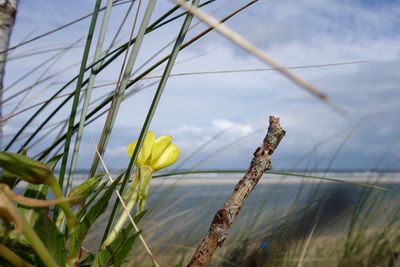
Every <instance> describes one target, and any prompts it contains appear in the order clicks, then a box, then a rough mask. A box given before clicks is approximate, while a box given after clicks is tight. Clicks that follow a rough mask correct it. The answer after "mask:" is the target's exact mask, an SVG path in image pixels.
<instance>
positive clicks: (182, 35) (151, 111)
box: [103, 0, 199, 239]
mask: <svg viewBox="0 0 400 267" xmlns="http://www.w3.org/2000/svg"><path fill="white" fill-rule="evenodd" d="M198 3H199V0H193V2H192V5H193V6H197V5H198ZM192 19H193V15H191V14H189V13H188V14H187V15H186V18H185V21H184V22H183V25H182V27H181V30H180V32H179V34H178V37H177V40H176V42H175V45H174V48H173V49H172V53H171V55H170V57H169V60H168V63H167V65H166V67H165V69H164V73H163V76H162V78H161V81H160V83H159V85H158V88H157V91H156V93H155V95H154V98H153V101H152V103H151V105H150V109H149V111H148V112H147V116H146V119H145V121H144V124H143V127H142V130H141V132H140V135H139V138H138V141H137V145H136V147H135V150H134V152H133V155H132V157H131V160H130V162H129V165H128V168H127V170H126V172H125V176H124V179H123V182H122V185H121V187H120V190H119V193H120V194H121V195H122V194H123V193H124V190H125V187H126V184H127V182H128V180H129V177H130V176H131V172H132V169H133V164H134V162H135V161H136V158H137V156H138V154H139V151H140V148H141V146H142V144H143V141H144V137H145V136H146V133H147V131H148V129H149V126H150V123H151V121H152V119H153V116H154V113H155V111H156V109H157V106H158V102H159V101H160V98H161V95H162V93H163V91H164V88H165V85H166V83H167V80H168V77H169V74H170V73H171V70H172V67H173V65H174V63H175V60H176V58H177V56H178V53H179V51H180V50H181V47H182V44H183V40H184V39H185V36H186V33H187V31H188V30H189V26H190V23H191V22H192ZM118 206H119V201H116V202H115V203H114V207H113V210H112V212H111V215H110V217H109V219H108V224H107V227H106V229H105V231H104V236H103V239H105V237H106V236H107V234H108V231H109V229H110V228H111V225H112V223H113V220H114V217H115V214H116V212H117V209H118Z"/></svg>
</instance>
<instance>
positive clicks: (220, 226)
mask: <svg viewBox="0 0 400 267" xmlns="http://www.w3.org/2000/svg"><path fill="white" fill-rule="evenodd" d="M284 136H285V131H284V130H283V129H282V128H281V126H280V124H279V118H275V117H273V116H270V117H269V127H268V133H267V135H266V136H265V138H264V141H263V143H262V144H261V146H260V147H258V148H257V149H256V151H255V152H254V157H253V160H252V161H251V163H250V167H249V169H248V170H247V172H246V174H245V175H244V176H243V178H242V179H241V180H240V181H239V182H238V183H237V185H236V186H235V189H234V190H233V193H232V195H231V196H230V198H229V199H228V201H227V202H226V203H225V205H224V206H223V207H222V208H221V209H220V210H219V211H218V212H217V213H216V214H215V215H214V219H213V221H212V223H211V226H210V229H209V230H208V234H207V236H206V237H204V239H203V240H202V241H201V243H200V245H199V247H198V248H197V250H196V252H195V253H194V255H193V257H192V259H191V261H190V263H189V264H188V265H187V266H188V267H194V266H196V267H200V266H205V265H206V264H207V262H208V261H209V259H210V258H211V256H212V255H213V254H214V252H215V250H216V249H217V247H222V245H223V243H224V241H225V239H226V236H227V234H228V231H229V228H230V226H231V225H232V223H233V222H234V221H235V219H236V217H237V216H238V214H239V212H240V209H241V208H242V206H243V204H244V202H245V200H246V199H247V197H248V196H249V194H250V192H251V191H252V190H253V189H254V188H255V187H256V185H257V183H258V181H259V180H260V178H261V176H262V175H263V174H264V172H265V171H266V170H270V169H271V168H272V163H271V159H270V155H272V153H273V152H274V151H275V149H276V148H277V147H278V145H279V142H280V141H281V140H282V138H283V137H284Z"/></svg>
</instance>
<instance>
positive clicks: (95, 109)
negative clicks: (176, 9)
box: [39, 0, 257, 160]
mask: <svg viewBox="0 0 400 267" xmlns="http://www.w3.org/2000/svg"><path fill="white" fill-rule="evenodd" d="M255 2H257V0H252V1H250V2H248V3H247V4H245V5H243V6H242V7H240V8H238V9H237V10H235V11H233V12H232V13H230V14H229V15H227V16H226V17H224V18H223V19H221V21H220V23H224V22H226V21H227V20H229V19H230V18H232V17H233V16H235V15H237V14H238V13H239V12H241V11H243V10H245V9H246V8H248V7H249V6H251V5H252V4H254V3H255ZM213 29H214V28H213V27H208V28H207V29H206V30H204V31H202V32H201V33H199V34H197V35H196V36H194V37H193V38H192V39H190V40H189V41H187V42H186V43H184V44H183V45H182V47H181V48H180V49H181V50H183V49H185V48H186V47H188V46H190V45H191V44H193V43H194V42H196V41H197V40H199V39H200V38H201V37H203V36H205V35H206V34H207V33H209V32H211V31H212V30H213ZM170 56H171V54H169V55H167V56H165V57H164V58H162V59H160V60H159V61H157V62H156V63H154V64H153V65H152V66H151V67H149V68H148V69H147V70H146V71H144V72H143V73H142V74H140V75H139V76H138V77H136V78H135V79H133V80H131V81H129V84H128V86H127V88H126V89H128V88H129V87H131V86H133V85H134V84H135V83H137V82H138V81H140V80H141V79H143V78H144V77H145V76H146V75H147V74H149V73H151V72H152V71H153V70H154V69H156V68H157V67H158V66H160V65H161V64H163V63H164V62H165V61H167V60H168V59H169V58H170ZM112 98H113V96H112V95H111V96H109V97H107V98H105V99H104V101H103V102H102V103H100V104H99V105H98V106H97V107H95V108H94V109H93V110H92V111H91V112H90V113H89V114H88V115H87V116H86V119H89V118H91V117H93V116H94V115H96V113H97V112H99V111H100V110H101V109H102V108H103V107H105V106H106V105H107V104H108V103H109V102H110V101H111V100H112ZM75 127H77V125H75ZM64 139H65V136H63V137H61V138H59V139H58V140H57V141H55V142H54V143H53V144H52V145H51V146H49V147H48V148H46V149H45V150H44V151H42V152H41V153H40V154H41V156H40V157H39V160H40V159H43V158H44V157H46V156H47V154H48V153H50V152H51V151H52V150H53V149H54V148H55V147H56V146H57V145H59V144H60V143H61V142H62V141H63V140H64Z"/></svg>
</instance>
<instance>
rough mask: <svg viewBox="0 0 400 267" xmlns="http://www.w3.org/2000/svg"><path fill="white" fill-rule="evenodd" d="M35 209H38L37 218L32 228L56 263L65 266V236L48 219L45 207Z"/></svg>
mask: <svg viewBox="0 0 400 267" xmlns="http://www.w3.org/2000/svg"><path fill="white" fill-rule="evenodd" d="M36 210H38V214H39V218H38V220H37V221H36V222H35V223H34V225H33V229H34V230H35V231H36V233H37V234H38V236H39V237H40V239H41V240H42V242H43V244H44V245H45V246H46V248H47V249H48V250H49V252H50V254H51V255H52V256H53V258H54V259H55V260H56V262H57V263H58V265H59V266H65V265H66V255H67V248H66V239H65V236H64V235H63V234H61V233H60V232H59V231H58V229H57V227H56V226H55V225H54V222H53V221H52V220H50V219H49V214H48V211H47V210H46V209H36Z"/></svg>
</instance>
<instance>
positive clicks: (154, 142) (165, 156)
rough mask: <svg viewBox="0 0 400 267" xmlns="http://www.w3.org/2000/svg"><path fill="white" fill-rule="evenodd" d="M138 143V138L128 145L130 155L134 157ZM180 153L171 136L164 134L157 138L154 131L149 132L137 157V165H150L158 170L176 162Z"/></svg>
mask: <svg viewBox="0 0 400 267" xmlns="http://www.w3.org/2000/svg"><path fill="white" fill-rule="evenodd" d="M136 144H137V140H135V141H134V142H132V143H131V144H129V145H128V155H129V157H132V155H133V152H134V151H135V148H136ZM179 154H180V150H179V148H178V146H177V145H175V144H173V143H172V137H171V136H167V135H163V136H160V137H159V138H157V139H156V137H155V135H154V133H153V132H148V133H147V135H146V137H145V139H144V142H143V145H142V148H141V149H140V151H139V155H138V157H137V159H136V166H138V167H140V166H148V167H150V168H151V169H153V170H154V171H158V170H161V169H164V168H167V167H169V166H171V165H172V164H174V163H175V162H176V161H177V160H178V157H179Z"/></svg>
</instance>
